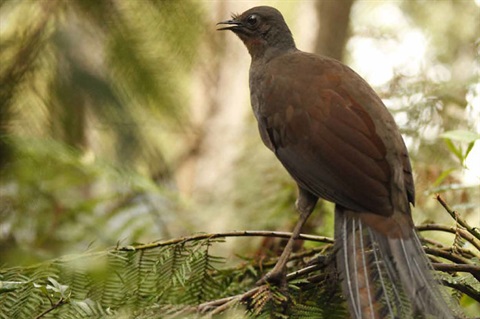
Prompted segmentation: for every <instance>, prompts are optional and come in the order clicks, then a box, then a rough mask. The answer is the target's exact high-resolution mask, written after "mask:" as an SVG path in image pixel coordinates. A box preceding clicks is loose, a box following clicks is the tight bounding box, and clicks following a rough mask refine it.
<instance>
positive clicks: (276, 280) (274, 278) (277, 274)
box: [256, 269, 287, 288]
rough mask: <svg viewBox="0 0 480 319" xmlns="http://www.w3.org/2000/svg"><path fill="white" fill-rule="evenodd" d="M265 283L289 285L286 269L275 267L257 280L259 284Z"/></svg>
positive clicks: (279, 285)
mask: <svg viewBox="0 0 480 319" xmlns="http://www.w3.org/2000/svg"><path fill="white" fill-rule="evenodd" d="M265 284H270V285H274V286H277V287H282V288H283V287H287V275H286V272H285V271H284V270H282V271H275V269H273V270H271V271H269V272H268V273H267V274H266V275H265V276H263V277H262V278H261V279H260V280H259V281H257V282H256V285H257V286H262V285H265Z"/></svg>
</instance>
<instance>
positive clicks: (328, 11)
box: [315, 0, 355, 61]
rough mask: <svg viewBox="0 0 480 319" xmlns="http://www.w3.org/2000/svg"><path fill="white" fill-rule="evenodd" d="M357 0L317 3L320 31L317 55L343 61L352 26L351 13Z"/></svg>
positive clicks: (316, 44)
mask: <svg viewBox="0 0 480 319" xmlns="http://www.w3.org/2000/svg"><path fill="white" fill-rule="evenodd" d="M354 1H355V0H321V1H318V2H317V5H316V8H317V14H318V20H319V29H318V35H317V40H316V43H315V53H318V54H321V55H325V56H328V57H331V58H334V59H337V60H340V61H342V60H343V57H344V49H345V44H346V43H347V39H348V34H349V25H350V11H351V8H352V4H353V2H354Z"/></svg>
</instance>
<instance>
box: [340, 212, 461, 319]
mask: <svg viewBox="0 0 480 319" xmlns="http://www.w3.org/2000/svg"><path fill="white" fill-rule="evenodd" d="M372 215H373V214H368V213H365V214H364V213H358V212H352V211H348V210H346V209H344V208H342V207H339V206H338V205H337V208H336V209H335V239H336V240H335V242H336V245H337V267H338V269H339V272H340V276H341V277H342V279H343V281H342V286H343V287H342V288H343V292H344V295H345V298H346V299H347V302H348V305H349V308H350V313H351V314H352V318H354V319H366V318H369V319H370V318H372V319H373V318H415V317H417V316H419V315H420V317H424V318H439V319H447V318H461V315H459V314H455V313H456V311H455V310H453V309H455V306H453V304H452V303H451V300H450V299H451V298H450V297H449V296H448V295H447V294H446V292H443V291H442V290H443V289H442V287H440V285H439V284H438V283H437V281H436V280H435V279H434V277H433V275H432V271H433V268H432V266H431V264H430V262H429V261H428V259H427V257H426V255H425V253H424V251H423V248H422V245H421V243H420V241H419V239H418V237H417V235H416V232H415V229H414V227H413V225H411V223H410V222H406V223H399V222H398V220H394V221H393V222H392V221H388V220H387V219H388V218H384V217H381V216H380V217H378V216H376V215H374V216H373V217H372ZM369 218H373V219H376V220H375V222H376V223H372V219H369ZM408 218H410V216H408ZM378 219H384V221H383V223H379V220H378ZM377 225H380V226H379V227H377ZM396 228H397V229H396ZM384 230H388V236H387V235H386V232H385V231H384ZM457 308H458V306H457Z"/></svg>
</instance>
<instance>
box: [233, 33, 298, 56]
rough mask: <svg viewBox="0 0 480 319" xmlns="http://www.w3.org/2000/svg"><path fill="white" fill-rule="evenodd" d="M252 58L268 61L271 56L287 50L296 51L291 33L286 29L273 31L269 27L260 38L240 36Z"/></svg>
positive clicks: (281, 53)
mask: <svg viewBox="0 0 480 319" xmlns="http://www.w3.org/2000/svg"><path fill="white" fill-rule="evenodd" d="M242 40H243V42H244V43H245V46H246V47H247V49H248V52H249V53H250V56H251V57H252V60H253V61H255V60H259V59H260V60H264V61H265V62H267V61H270V60H271V59H272V58H274V57H277V56H280V55H283V54H285V53H288V52H292V51H296V50H297V47H296V46H295V41H294V40H293V37H292V33H291V32H290V30H288V29H286V30H284V31H283V32H275V31H274V30H272V29H270V30H269V31H268V32H267V33H265V34H264V36H263V37H262V38H253V39H252V38H242Z"/></svg>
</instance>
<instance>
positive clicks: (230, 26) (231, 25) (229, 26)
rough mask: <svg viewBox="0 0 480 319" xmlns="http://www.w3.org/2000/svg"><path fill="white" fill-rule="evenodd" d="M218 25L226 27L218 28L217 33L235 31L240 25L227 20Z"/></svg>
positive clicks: (237, 22) (234, 21)
mask: <svg viewBox="0 0 480 319" xmlns="http://www.w3.org/2000/svg"><path fill="white" fill-rule="evenodd" d="M218 25H227V26H226V27H222V28H218V29H217V31H222V30H232V31H233V30H237V29H239V28H240V27H241V25H242V23H240V22H239V21H236V20H227V21H222V22H219V23H217V26H218Z"/></svg>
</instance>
